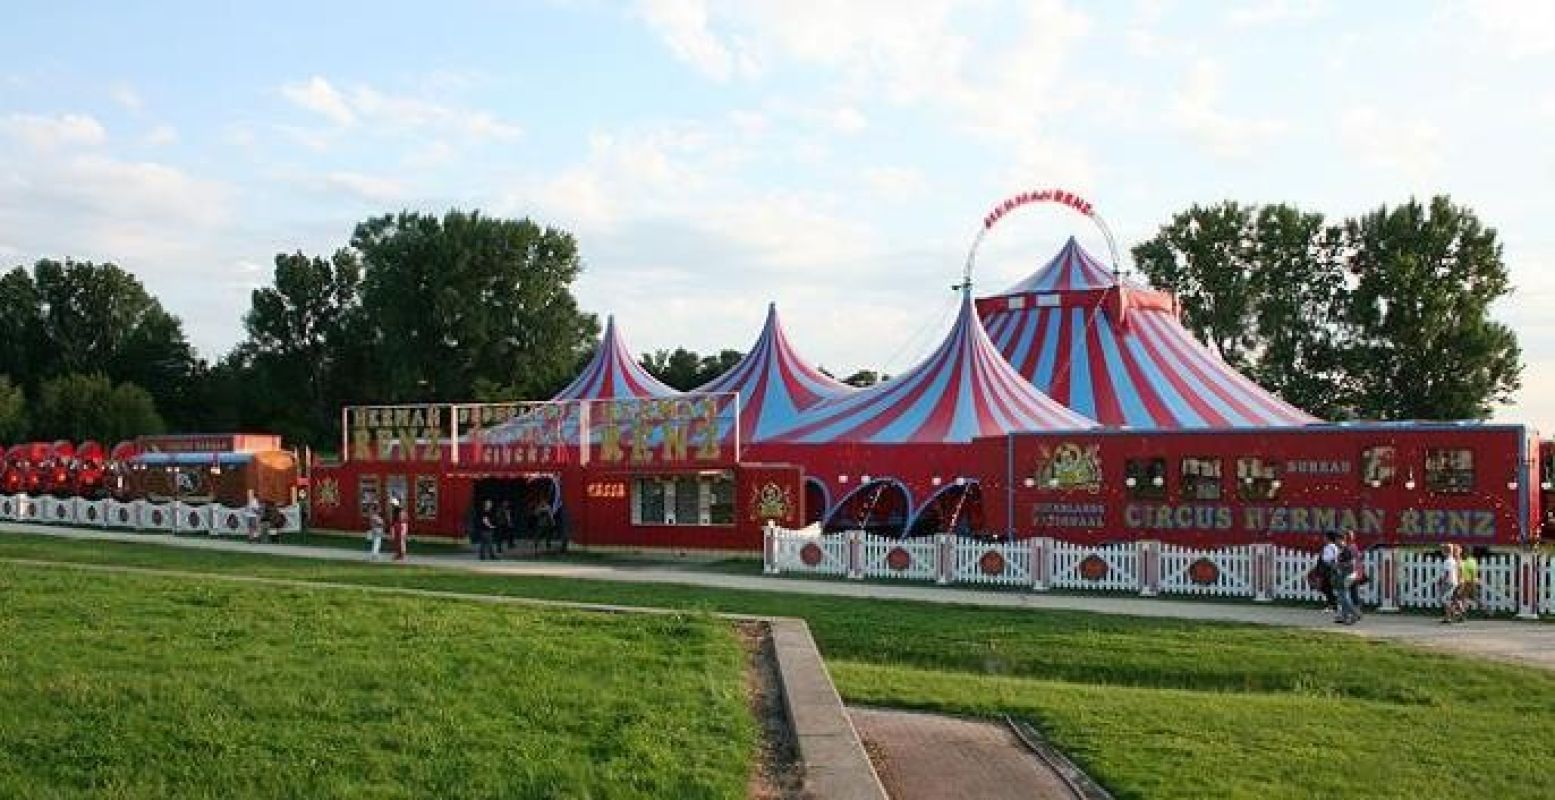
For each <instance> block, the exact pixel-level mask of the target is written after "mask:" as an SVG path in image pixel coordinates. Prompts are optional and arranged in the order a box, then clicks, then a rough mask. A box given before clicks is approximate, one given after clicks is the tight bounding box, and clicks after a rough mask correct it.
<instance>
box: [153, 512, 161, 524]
mask: <svg viewBox="0 0 1555 800" xmlns="http://www.w3.org/2000/svg"><path fill="white" fill-rule="evenodd" d="M151 524H152V525H161V524H162V509H160V508H153V509H151Z"/></svg>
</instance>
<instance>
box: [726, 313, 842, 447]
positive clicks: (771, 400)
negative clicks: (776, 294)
mask: <svg viewBox="0 0 1555 800" xmlns="http://www.w3.org/2000/svg"><path fill="white" fill-rule="evenodd" d="M695 391H697V392H739V394H740V438H741V440H743V441H746V442H758V441H762V440H765V439H767V438H770V437H771V436H772V435H773V434H775V433H777V432H778V431H780V430H783V429H785V428H789V427H792V426H793V425H794V423H795V421H796V420H797V419H798V418H799V415H800V413H801V412H804V411H807V410H809V409H810V408H812V407H814V406H815V405H816V404H818V403H820V402H822V401H824V400H830V399H834V398H838V397H842V396H844V395H847V394H850V393H852V392H854V391H856V390H855V389H854V388H853V387H852V386H849V385H847V384H845V383H842V382H841V381H838V380H836V379H834V378H832V377H831V376H829V375H826V374H825V373H823V372H821V371H820V370H818V369H816V368H815V367H812V366H810V364H808V363H807V362H805V361H804V359H801V358H800V357H799V354H798V353H797V352H796V351H795V350H794V346H793V345H792V344H791V343H789V341H788V333H787V332H786V331H784V329H783V323H782V322H781V321H780V320H779V319H778V313H777V304H775V303H774V304H770V305H768V306H767V322H766V324H765V325H763V326H762V329H761V335H760V336H758V337H756V344H755V345H753V346H752V347H751V349H750V352H748V353H746V354H745V357H744V358H742V359H740V363H738V364H735V365H734V367H733V368H731V369H730V370H729V371H728V372H725V373H724V374H723V375H720V376H718V377H717V378H714V379H713V380H711V381H708V382H707V383H706V384H704V385H703V386H700V387H698V388H697V389H696V390H695Z"/></svg>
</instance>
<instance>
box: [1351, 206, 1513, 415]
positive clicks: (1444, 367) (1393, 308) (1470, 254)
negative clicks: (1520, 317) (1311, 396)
mask: <svg viewBox="0 0 1555 800" xmlns="http://www.w3.org/2000/svg"><path fill="white" fill-rule="evenodd" d="M1345 237H1346V240H1347V242H1346V244H1347V247H1348V248H1349V250H1350V252H1351V257H1350V273H1351V278H1352V280H1353V282H1354V288H1353V289H1351V290H1350V291H1349V292H1348V295H1347V297H1346V303H1345V310H1346V312H1347V322H1348V323H1349V325H1350V328H1351V337H1350V341H1349V342H1347V352H1346V357H1347V368H1348V369H1349V371H1350V372H1351V373H1352V374H1353V375H1354V376H1355V377H1356V379H1357V385H1358V387H1359V391H1358V392H1357V395H1356V408H1357V411H1358V413H1359V414H1361V415H1362V416H1367V417H1375V418H1380V419H1468V418H1483V417H1486V416H1489V415H1490V412H1491V409H1492V407H1493V405H1494V404H1496V403H1505V402H1507V401H1508V400H1509V399H1510V398H1511V394H1512V392H1514V391H1516V390H1517V388H1518V386H1519V385H1520V384H1521V375H1522V360H1521V359H1522V351H1521V349H1520V348H1519V347H1518V344H1517V336H1516V334H1515V333H1513V332H1512V330H1511V329H1510V328H1508V327H1507V326H1506V325H1503V324H1501V323H1499V322H1496V321H1494V320H1492V319H1490V306H1491V304H1492V303H1493V302H1495V301H1496V300H1497V299H1499V298H1501V297H1503V296H1505V295H1506V294H1508V293H1509V292H1510V291H1511V280H1510V278H1509V276H1508V275H1507V270H1506V265H1505V264H1504V263H1503V262H1502V260H1501V244H1500V243H1499V242H1498V241H1497V240H1496V232H1495V230H1494V229H1492V228H1487V227H1485V226H1484V225H1483V224H1481V223H1480V221H1479V218H1478V217H1477V216H1475V214H1474V212H1473V211H1471V210H1469V209H1467V208H1464V207H1462V206H1458V205H1455V204H1453V203H1452V201H1451V200H1449V199H1448V198H1446V197H1435V198H1433V199H1432V200H1431V202H1430V205H1429V206H1423V205H1421V204H1420V203H1419V202H1417V201H1415V200H1413V199H1411V200H1410V201H1409V202H1408V203H1405V204H1403V205H1401V206H1398V207H1396V208H1393V209H1389V208H1387V207H1386V206H1384V207H1382V208H1379V209H1377V210H1376V211H1373V212H1371V213H1369V214H1366V215H1364V216H1362V217H1360V218H1359V219H1352V220H1349V221H1348V222H1347V223H1346V224H1345Z"/></svg>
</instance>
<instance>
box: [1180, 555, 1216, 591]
mask: <svg viewBox="0 0 1555 800" xmlns="http://www.w3.org/2000/svg"><path fill="white" fill-rule="evenodd" d="M1188 580H1190V581H1193V582H1194V583H1196V584H1198V585H1200V586H1213V585H1214V584H1215V583H1216V582H1217V581H1219V580H1220V566H1219V565H1218V564H1216V563H1215V562H1213V561H1211V560H1209V559H1207V558H1201V559H1199V560H1198V561H1195V562H1193V563H1192V564H1189V565H1188Z"/></svg>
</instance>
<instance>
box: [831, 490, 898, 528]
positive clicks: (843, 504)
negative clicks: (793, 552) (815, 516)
mask: <svg viewBox="0 0 1555 800" xmlns="http://www.w3.org/2000/svg"><path fill="white" fill-rule="evenodd" d="M881 484H885V485H887V486H895V487H896V488H897V489H900V490H901V492H902V500H903V505H904V508H903V514H902V520H903V522H904V523H905V522H906V521H907V520H910V519H912V518H913V503H912V490H910V489H908V488H907V484H905V483H902V481H901V479H899V478H890V477H886V478H875V479H873V480H871V481H869V482H868V483H861V484H859V485H858V486H856V487H854V489H853V491H851V492H848V493H847V494H845V495H843V496H842V499H841V500H838V501H837V502H836V503H834V504H833V505H832V507H831V510H829V511H828V512H827V513H826V517H825V518H824V519H822V520H821V527H822V528H830V527H832V523H833V517H835V516H836V515H837V513H838V512H840V511H841V510H842V509H844V508H847V507H848V501H850V500H852V499H853V498H855V497H857V496H858V495H859V494H860V493H862V492H864V491H865V490H867V489H872V488H874V487H876V486H879V485H881ZM904 530H905V529H904Z"/></svg>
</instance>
